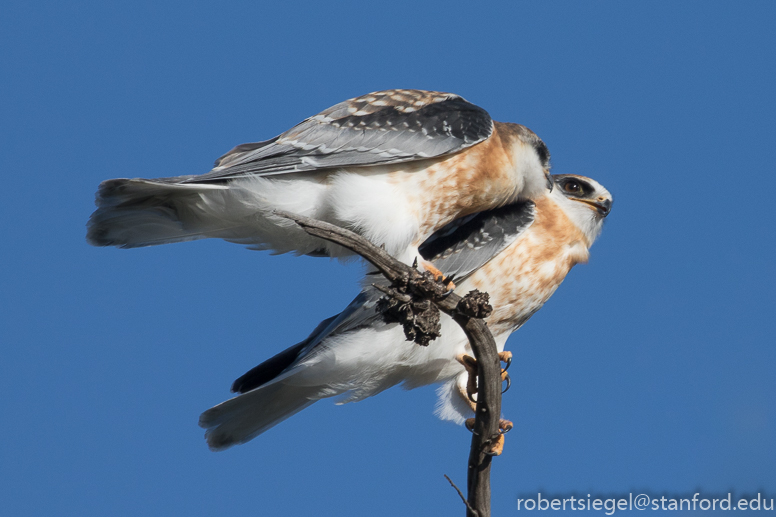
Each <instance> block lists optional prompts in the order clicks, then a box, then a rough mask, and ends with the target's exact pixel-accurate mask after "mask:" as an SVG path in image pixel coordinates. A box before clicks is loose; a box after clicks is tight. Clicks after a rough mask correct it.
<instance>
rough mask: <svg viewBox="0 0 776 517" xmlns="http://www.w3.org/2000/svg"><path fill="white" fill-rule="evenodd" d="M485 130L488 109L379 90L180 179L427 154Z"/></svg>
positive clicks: (484, 134) (468, 142)
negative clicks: (203, 171) (213, 165)
mask: <svg viewBox="0 0 776 517" xmlns="http://www.w3.org/2000/svg"><path fill="white" fill-rule="evenodd" d="M492 132H493V120H492V119H491V118H490V115H488V112H487V111H485V110H484V109H482V108H480V107H478V106H475V105H474V104H471V103H470V102H468V101H466V100H465V99H463V98H462V97H460V96H458V95H455V94H452V93H443V92H432V91H424V90H385V91H381V92H375V93H370V94H367V95H362V96H361V97H356V98H354V99H350V100H347V101H344V102H341V103H339V104H337V105H335V106H332V107H331V108H329V109H327V110H325V111H322V112H321V113H319V114H318V115H315V116H314V117H310V118H308V119H307V120H305V121H303V122H301V123H299V124H297V125H296V126H294V127H293V128H291V129H289V130H288V131H286V132H285V133H283V134H281V135H279V136H277V137H275V138H273V139H271V140H267V141H264V142H257V143H252V144H242V145H239V146H237V147H235V148H234V149H232V150H231V151H229V152H228V153H226V154H225V155H223V156H222V157H221V158H219V159H218V160H217V161H216V164H215V168H214V169H213V170H212V171H211V172H209V173H207V174H204V175H202V176H196V177H192V178H187V179H186V180H184V181H185V182H196V183H201V182H207V181H223V180H228V179H232V178H238V177H243V176H253V175H260V176H266V175H275V174H288V173H292V172H302V171H311V170H316V169H328V168H337V167H353V166H365V165H378V164H388V163H398V162H407V161H413V160H422V159H427V158H435V157H439V156H444V155H448V154H451V153H455V152H458V151H461V150H463V149H465V148H467V147H471V146H472V145H475V144H477V143H479V142H482V141H483V140H485V139H487V138H488V137H489V136H490V135H491V133H492ZM178 180H179V181H180V178H179V179H178Z"/></svg>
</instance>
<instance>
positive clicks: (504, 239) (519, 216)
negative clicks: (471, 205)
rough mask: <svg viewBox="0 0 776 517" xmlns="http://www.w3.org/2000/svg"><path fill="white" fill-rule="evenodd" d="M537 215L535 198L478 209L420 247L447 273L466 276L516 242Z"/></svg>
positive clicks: (430, 259) (444, 228)
mask: <svg viewBox="0 0 776 517" xmlns="http://www.w3.org/2000/svg"><path fill="white" fill-rule="evenodd" d="M535 217H536V205H535V204H534V203H533V202H531V201H523V202H519V203H513V204H510V205H506V206H503V207H500V208H496V209H494V210H487V211H484V212H478V213H476V214H472V215H469V216H466V217H462V218H460V219H456V220H455V221H452V222H451V223H449V224H448V225H446V226H444V227H443V228H441V229H439V230H437V231H436V232H435V233H434V234H433V235H431V237H429V238H428V239H426V241H425V242H424V243H423V244H421V245H420V247H419V248H418V251H420V255H421V256H422V257H423V258H424V259H426V260H428V261H430V262H431V263H433V264H434V266H436V267H437V268H438V269H439V270H440V271H442V272H443V273H444V274H445V275H447V276H454V277H455V279H457V280H462V279H464V278H466V277H468V276H469V275H471V274H472V273H474V272H475V271H477V270H478V269H479V268H481V267H482V266H484V265H485V264H486V263H487V262H488V261H489V260H490V259H492V258H493V257H495V256H496V255H498V254H499V253H501V251H502V250H504V249H505V248H506V247H507V246H509V245H510V244H512V243H513V242H514V241H515V240H516V239H517V238H518V237H519V236H520V234H521V233H523V232H524V231H525V230H526V229H527V228H528V227H529V226H531V224H532V223H533V221H534V218H535Z"/></svg>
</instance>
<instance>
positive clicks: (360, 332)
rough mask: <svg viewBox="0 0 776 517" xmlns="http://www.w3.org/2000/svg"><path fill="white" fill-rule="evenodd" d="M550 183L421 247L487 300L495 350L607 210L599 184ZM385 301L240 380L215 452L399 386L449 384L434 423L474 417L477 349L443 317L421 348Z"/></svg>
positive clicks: (216, 428)
mask: <svg viewBox="0 0 776 517" xmlns="http://www.w3.org/2000/svg"><path fill="white" fill-rule="evenodd" d="M553 180H554V183H555V185H556V188H555V189H554V190H553V191H551V192H550V191H548V190H544V194H543V195H541V196H537V197H535V198H534V200H533V201H521V202H517V203H512V204H508V205H505V206H502V207H500V208H495V209H491V210H486V211H482V212H478V213H476V214H472V215H469V216H467V217H463V218H460V219H457V220H456V221H454V222H452V223H450V224H449V225H447V226H445V227H444V228H442V229H440V230H439V231H437V232H436V233H434V234H433V235H432V236H431V237H430V238H428V239H427V240H426V241H425V242H424V243H422V244H421V245H420V246H419V252H420V254H421V256H422V257H423V258H425V259H426V260H429V261H431V262H433V263H434V264H435V265H436V266H437V267H438V268H439V269H440V270H441V271H442V272H443V273H444V274H445V275H455V278H456V279H457V280H456V282H457V283H458V286H457V288H456V291H457V292H459V293H462V294H465V293H467V292H469V291H470V290H473V289H478V290H480V291H485V292H487V293H489V294H490V303H491V305H492V306H493V308H494V310H493V312H492V314H491V315H490V316H489V317H488V318H487V319H486V321H487V323H488V327H489V328H490V330H491V332H492V333H493V335H494V338H495V340H496V344H497V346H498V350H499V352H503V350H504V345H505V343H506V340H507V338H508V337H509V335H510V334H511V333H512V332H514V331H515V330H517V329H518V328H519V327H520V326H521V325H523V324H524V323H525V322H526V321H527V320H528V319H529V318H530V317H531V316H532V315H533V314H534V313H535V312H536V311H538V310H539V309H540V308H541V307H542V305H544V303H545V302H546V301H547V300H548V299H549V298H550V296H551V295H552V294H553V293H554V292H555V289H557V287H558V286H559V285H560V283H561V282H562V281H563V279H564V278H565V276H566V274H567V273H568V272H569V270H570V269H571V268H572V267H573V266H574V265H575V264H577V263H580V262H586V261H587V259H588V249H589V247H590V246H591V245H592V244H593V241H594V240H595V239H596V237H597V236H598V234H599V232H600V231H601V228H602V226H603V221H604V218H605V217H606V216H607V215H608V214H609V211H610V209H611V206H612V196H611V195H610V194H609V192H608V191H607V190H606V189H605V188H604V187H602V186H601V185H600V184H598V183H597V182H596V181H594V180H592V179H589V178H585V177H582V176H576V175H555V176H553ZM381 296H382V293H381V292H380V291H378V290H377V289H375V288H374V287H366V288H364V290H363V291H362V292H361V293H360V294H359V295H358V296H357V297H356V299H355V300H353V302H352V303H351V304H350V305H349V306H348V307H347V308H346V309H345V310H344V311H343V312H342V313H340V314H338V315H337V316H334V317H332V318H329V319H327V320H325V321H323V322H322V323H321V324H320V325H318V327H317V328H316V329H315V330H314V331H313V332H312V334H310V336H309V337H308V338H307V339H305V340H304V341H302V342H301V343H299V344H297V345H295V346H293V347H291V348H289V349H287V350H285V351H283V352H281V353H279V354H277V355H276V356H274V357H272V358H271V359H269V360H267V361H265V362H264V363H262V364H260V365H259V366H257V367H255V368H253V369H252V370H250V371H249V372H248V373H246V374H245V375H243V376H242V377H240V378H239V379H237V380H236V381H235V382H234V384H233V386H232V391H233V392H236V393H239V395H238V396H236V397H235V398H233V399H230V400H227V401H226V402H223V403H221V404H219V405H217V406H215V407H213V408H211V409H209V410H207V411H205V412H204V413H203V414H202V416H201V417H200V420H199V423H200V426H202V427H204V428H205V429H207V431H206V433H205V436H206V437H207V442H208V445H209V446H210V448H211V449H213V450H222V449H226V448H228V447H231V446H232V445H236V444H240V443H245V442H247V441H248V440H251V439H252V438H254V437H256V436H257V435H259V434H261V433H263V432H264V431H266V430H267V429H269V428H270V427H272V426H274V425H275V424H277V423H278V422H281V421H282V420H284V419H286V418H288V417H289V416H291V415H293V414H294V413H296V412H298V411H300V410H302V409H304V408H306V407H307V406H309V405H310V404H313V403H314V402H316V401H318V400H320V399H323V398H327V397H335V396H338V397H340V403H344V402H352V401H358V400H362V399H364V398H366V397H371V396H373V395H375V394H377V393H379V392H381V391H383V390H385V389H387V388H390V387H391V386H394V385H397V384H403V385H404V386H405V387H406V388H414V387H418V386H423V385H427V384H432V383H442V386H441V387H440V388H439V390H438V393H439V405H438V408H437V413H438V414H439V416H440V417H441V418H443V419H446V420H453V421H457V422H463V420H464V419H465V418H466V417H469V416H471V415H472V414H473V407H472V403H471V402H470V396H469V394H468V393H467V381H468V378H469V376H468V374H467V372H466V370H465V369H464V366H463V365H462V359H463V358H464V356H465V355H467V354H471V349H470V346H469V342H468V340H467V338H466V336H465V335H464V333H463V331H462V330H461V329H460V327H459V326H458V325H457V324H456V323H455V322H454V321H453V320H452V319H451V318H449V317H447V316H445V315H442V316H441V317H442V325H441V336H440V337H439V338H437V339H436V340H434V341H432V342H431V343H430V344H429V345H428V346H425V347H424V346H419V345H417V344H415V343H414V342H410V341H407V340H406V339H405V336H404V332H403V329H402V326H401V325H400V324H398V323H387V322H386V321H385V318H384V317H383V315H382V314H381V313H379V312H378V311H376V307H375V306H376V304H377V301H378V299H380V297H381Z"/></svg>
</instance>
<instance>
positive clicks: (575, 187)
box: [563, 180, 582, 194]
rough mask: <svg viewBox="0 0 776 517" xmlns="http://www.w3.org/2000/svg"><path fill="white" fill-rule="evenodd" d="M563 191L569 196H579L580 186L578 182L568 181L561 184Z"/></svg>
mask: <svg viewBox="0 0 776 517" xmlns="http://www.w3.org/2000/svg"><path fill="white" fill-rule="evenodd" d="M563 190H565V191H566V192H568V193H569V194H581V193H582V185H580V184H579V183H578V182H576V181H574V180H569V181H567V182H565V183H564V184H563Z"/></svg>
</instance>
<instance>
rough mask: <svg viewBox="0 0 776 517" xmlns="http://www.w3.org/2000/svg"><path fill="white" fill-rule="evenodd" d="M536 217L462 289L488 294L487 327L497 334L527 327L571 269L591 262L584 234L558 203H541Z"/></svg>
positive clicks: (537, 203)
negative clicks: (489, 312) (529, 319)
mask: <svg viewBox="0 0 776 517" xmlns="http://www.w3.org/2000/svg"><path fill="white" fill-rule="evenodd" d="M536 213H537V216H536V219H535V221H534V223H533V224H532V225H531V226H530V227H529V228H528V229H527V230H526V231H525V233H523V234H522V235H521V236H520V237H518V239H517V240H516V241H515V242H513V243H512V244H511V245H510V246H509V247H507V248H506V249H505V250H504V251H503V252H502V253H500V254H499V255H497V256H496V257H494V258H493V259H492V260H491V261H490V262H488V263H487V264H486V265H485V266H483V267H482V268H481V269H480V270H479V271H477V272H476V273H475V274H474V275H472V277H471V278H470V279H469V280H467V281H466V282H465V284H464V285H462V286H461V287H462V288H465V289H467V290H469V289H479V290H480V291H485V292H487V293H489V294H490V299H491V305H492V306H493V308H494V310H493V313H492V314H491V316H490V317H489V318H488V325H489V326H490V327H491V329H492V331H493V332H494V333H496V334H498V333H501V332H505V331H509V332H511V331H512V330H514V328H516V327H518V326H520V325H522V324H523V323H525V321H527V319H528V318H530V317H531V315H533V314H534V313H535V312H536V311H538V310H539V309H540V308H541V307H542V305H544V303H545V302H546V301H547V300H548V299H549V298H550V296H552V294H553V293H554V292H555V290H556V289H557V288H558V286H559V285H560V284H561V282H563V279H564V278H565V277H566V274H568V272H569V271H570V270H571V268H572V267H574V265H575V264H577V263H579V262H586V261H587V258H588V248H587V246H586V245H585V239H584V236H583V234H582V232H581V231H580V230H579V229H578V228H577V227H576V226H575V225H574V224H573V223H572V222H571V221H570V220H569V219H568V217H567V216H566V215H565V213H564V212H563V211H562V210H560V209H559V208H558V207H557V205H556V204H555V203H554V201H552V200H551V199H549V198H548V197H544V198H542V199H539V200H538V201H537V202H536ZM470 284H471V285H470Z"/></svg>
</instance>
